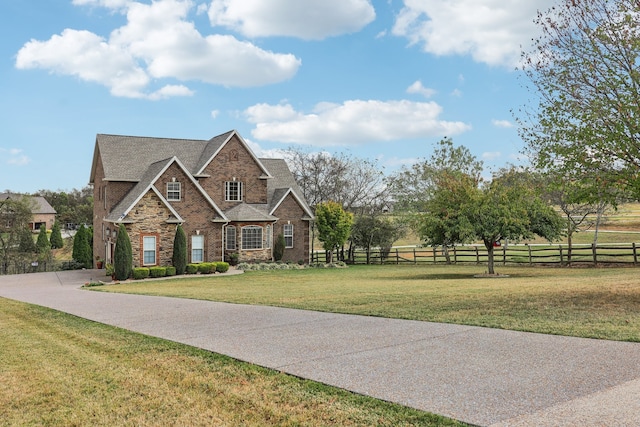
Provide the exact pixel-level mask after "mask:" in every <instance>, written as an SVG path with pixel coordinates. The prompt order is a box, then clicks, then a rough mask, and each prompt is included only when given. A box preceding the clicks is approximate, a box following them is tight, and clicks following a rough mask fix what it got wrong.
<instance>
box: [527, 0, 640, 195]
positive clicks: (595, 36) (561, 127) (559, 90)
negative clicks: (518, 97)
mask: <svg viewBox="0 0 640 427" xmlns="http://www.w3.org/2000/svg"><path fill="white" fill-rule="evenodd" d="M638 14H640V3H639V2H637V1H635V0H616V1H608V0H581V1H575V0H561V1H560V4H559V5H558V6H556V7H553V8H551V9H549V10H547V11H546V12H541V13H539V14H538V17H537V19H536V20H535V23H536V24H537V26H538V27H539V28H540V30H541V34H542V35H541V36H540V37H539V38H537V39H535V40H534V43H533V49H532V50H531V51H530V52H525V53H523V66H522V70H523V71H524V74H525V75H526V76H527V77H528V82H529V83H528V86H529V87H530V88H531V89H532V90H533V91H534V93H535V94H536V95H537V99H534V100H533V103H532V105H529V106H525V107H523V108H522V109H521V110H520V111H519V113H518V116H519V117H517V118H516V119H517V121H518V122H519V124H520V135H521V137H522V138H523V139H524V141H525V142H526V143H527V149H526V151H527V154H528V155H529V157H530V158H531V159H532V161H533V162H534V164H535V165H536V166H537V167H538V168H541V169H547V170H555V171H558V173H560V174H561V175H562V176H563V177H565V178H568V179H575V180H580V181H582V180H585V179H590V180H592V181H593V180H598V186H593V187H592V189H597V188H600V189H601V188H612V187H615V188H618V189H620V190H622V191H625V192H629V193H630V194H632V195H633V196H634V197H635V198H637V197H640V174H638V173H637V170H638V168H639V167H640V110H639V106H640V69H639V68H638V65H637V64H638V58H639V57H640V20H639V19H638ZM602 196H606V194H605V195H602Z"/></svg>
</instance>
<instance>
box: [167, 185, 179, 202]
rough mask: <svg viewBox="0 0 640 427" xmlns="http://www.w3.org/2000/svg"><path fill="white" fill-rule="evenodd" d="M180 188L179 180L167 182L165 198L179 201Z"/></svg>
mask: <svg viewBox="0 0 640 427" xmlns="http://www.w3.org/2000/svg"><path fill="white" fill-rule="evenodd" d="M181 190H182V189H181V186H180V183H179V182H167V200H169V201H173V202H175V201H178V202H179V201H180V198H181V195H182V194H181V193H182V191H181Z"/></svg>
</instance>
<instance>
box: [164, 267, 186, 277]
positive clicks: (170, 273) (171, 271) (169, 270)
mask: <svg viewBox="0 0 640 427" xmlns="http://www.w3.org/2000/svg"><path fill="white" fill-rule="evenodd" d="M186 268H187V266H186V265H185V269H186ZM175 275H176V268H175V267H174V266H172V265H170V266H168V267H167V276H175Z"/></svg>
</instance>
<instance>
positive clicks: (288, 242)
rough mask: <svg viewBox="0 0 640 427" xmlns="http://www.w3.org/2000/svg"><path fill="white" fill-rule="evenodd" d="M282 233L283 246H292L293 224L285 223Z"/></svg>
mask: <svg viewBox="0 0 640 427" xmlns="http://www.w3.org/2000/svg"><path fill="white" fill-rule="evenodd" d="M283 234H284V247H285V248H292V247H293V224H285V225H284V233H283Z"/></svg>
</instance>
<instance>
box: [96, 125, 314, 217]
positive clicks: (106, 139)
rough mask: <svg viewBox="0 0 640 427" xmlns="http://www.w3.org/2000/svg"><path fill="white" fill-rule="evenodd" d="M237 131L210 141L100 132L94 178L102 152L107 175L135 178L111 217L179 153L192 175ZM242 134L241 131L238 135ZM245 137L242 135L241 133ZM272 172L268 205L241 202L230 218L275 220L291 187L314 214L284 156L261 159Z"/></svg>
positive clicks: (306, 208) (139, 194)
mask: <svg viewBox="0 0 640 427" xmlns="http://www.w3.org/2000/svg"><path fill="white" fill-rule="evenodd" d="M234 132H235V131H229V132H226V133H223V134H221V135H218V136H215V137H213V138H211V139H210V140H208V141H204V140H191V139H172V138H150V137H138V136H124V135H107V134H98V135H97V136H96V149H95V152H94V159H93V165H92V167H91V179H90V182H91V183H94V179H95V169H96V167H97V158H98V157H97V156H98V153H100V157H101V159H102V165H103V168H104V176H105V180H107V181H129V182H135V183H136V185H135V187H134V188H133V189H132V190H131V191H130V192H129V193H128V194H127V195H126V196H125V198H124V199H123V200H122V201H121V202H120V203H118V205H117V206H116V207H115V208H114V209H113V210H112V211H111V213H110V214H109V216H108V217H107V220H109V221H117V220H118V219H119V218H120V216H121V215H122V214H123V213H125V211H126V210H127V209H128V208H129V207H130V206H131V205H132V204H133V203H134V202H135V201H136V200H137V199H138V198H139V197H141V193H142V192H145V191H146V190H148V188H149V187H150V186H151V184H152V183H153V182H152V181H153V180H154V179H155V178H156V177H157V175H158V173H159V172H160V171H161V170H162V168H163V167H165V166H166V165H167V162H169V161H171V159H172V158H173V157H174V156H175V157H177V158H178V159H179V160H180V162H181V163H182V165H184V168H186V169H187V171H188V172H189V173H190V174H191V175H195V174H197V173H198V172H199V171H200V170H201V169H202V168H203V167H204V166H206V164H207V163H208V162H210V161H211V159H212V157H213V156H214V155H215V153H216V152H217V151H218V150H219V149H220V147H221V146H222V145H223V144H224V143H225V142H226V141H228V139H229V137H230V136H231V135H232V134H233V133H234ZM238 137H240V135H238ZM240 138H241V137H240ZM257 161H258V162H259V163H262V166H264V168H265V169H266V173H267V174H268V175H270V177H269V178H268V179H267V200H268V203H267V204H266V205H247V204H241V205H238V206H237V207H235V208H233V209H231V210H230V211H229V212H226V213H225V216H228V215H229V214H231V215H232V216H233V218H232V217H228V219H230V220H232V221H240V220H261V221H265V220H266V221H272V220H275V219H276V218H275V217H273V216H272V215H270V214H269V212H270V211H271V210H272V209H273V207H275V206H276V205H277V204H278V203H279V202H280V201H281V200H282V198H283V197H284V196H285V195H286V194H287V191H288V190H289V189H291V191H293V192H294V193H295V195H296V196H297V198H298V199H299V200H300V201H301V203H303V204H304V206H303V207H304V209H305V210H306V211H307V213H308V214H309V215H310V216H312V214H311V211H310V209H309V207H308V205H307V204H306V201H305V199H304V196H303V194H302V191H301V190H300V188H299V187H298V185H297V183H296V181H295V179H294V177H293V174H292V173H291V171H290V170H289V167H288V166H287V163H286V162H285V161H284V160H283V159H257Z"/></svg>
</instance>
